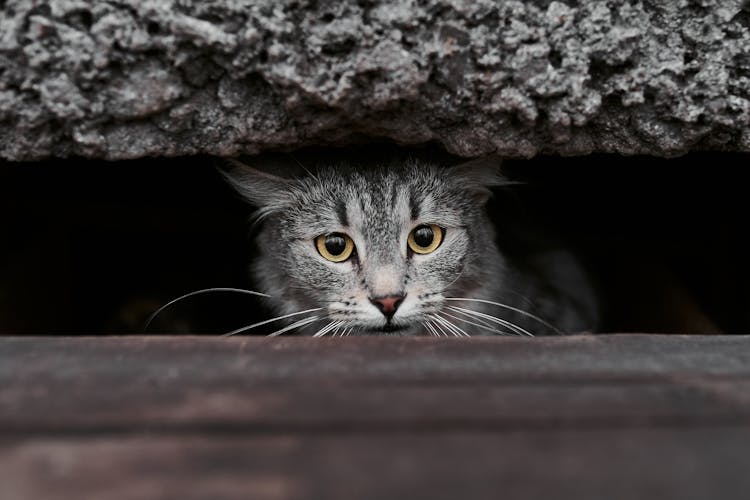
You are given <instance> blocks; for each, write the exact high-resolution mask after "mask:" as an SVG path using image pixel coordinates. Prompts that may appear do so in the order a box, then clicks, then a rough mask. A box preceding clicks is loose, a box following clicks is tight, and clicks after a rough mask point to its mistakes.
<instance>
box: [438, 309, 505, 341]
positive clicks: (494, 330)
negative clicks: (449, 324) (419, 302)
mask: <svg viewBox="0 0 750 500" xmlns="http://www.w3.org/2000/svg"><path fill="white" fill-rule="evenodd" d="M454 312H456V313H459V311H454ZM443 314H444V315H446V316H449V317H451V318H453V319H455V320H458V321H462V322H464V323H467V324H469V325H474V326H476V327H478V328H482V329H484V330H489V331H491V332H493V333H496V334H498V335H508V332H505V331H503V330H498V329H497V328H492V327H491V326H487V323H485V322H484V321H482V320H481V319H480V318H475V317H474V316H469V315H468V314H466V313H463V312H461V313H459V314H466V316H469V317H470V318H472V319H474V320H476V321H477V322H475V321H469V320H468V319H466V318H460V317H458V316H454V315H452V314H450V313H447V312H445V311H443ZM478 321H481V322H482V323H481V324H480V323H478Z"/></svg>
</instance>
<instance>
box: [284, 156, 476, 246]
mask: <svg viewBox="0 0 750 500" xmlns="http://www.w3.org/2000/svg"><path fill="white" fill-rule="evenodd" d="M450 180H451V179H450V177H449V176H447V175H445V172H444V171H441V170H438V169H433V168H429V167H424V166H419V167H417V166H414V167H412V168H403V167H400V168H399V167H395V168H380V169H371V170H343V171H342V170H341V169H326V170H323V171H319V172H317V173H316V174H312V175H309V176H307V177H305V178H302V179H300V180H299V184H298V186H297V189H296V199H297V203H296V207H295V210H294V212H295V214H294V215H295V216H300V215H301V216H303V217H301V218H300V219H298V221H297V222H298V224H299V226H310V229H311V230H312V229H314V230H315V231H329V230H331V229H330V227H331V226H339V227H361V228H365V227H367V228H374V229H378V230H389V229H390V230H393V231H394V232H397V231H400V230H401V228H402V227H403V225H404V224H406V223H408V222H409V221H415V220H427V221H429V222H436V223H437V222H443V223H445V224H451V225H452V224H458V223H460V221H461V214H460V213H459V212H460V206H457V204H456V201H457V200H456V197H455V193H454V190H452V189H451V185H450Z"/></svg>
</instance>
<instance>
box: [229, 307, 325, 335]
mask: <svg viewBox="0 0 750 500" xmlns="http://www.w3.org/2000/svg"><path fill="white" fill-rule="evenodd" d="M321 309H323V308H322V307H315V308H313V309H306V310H304V311H297V312H293V313H291V314H285V315H283V316H277V317H275V318H271V319H267V320H265V321H261V322H259V323H254V324H252V325H249V326H243V327H242V328H238V329H236V330H232V331H231V332H228V333H225V334H223V335H222V336H223V337H231V336H232V335H237V334H238V333H242V332H246V331H248V330H252V329H253V328H256V327H258V326H263V325H267V324H268V323H273V322H274V321H280V320H282V319H286V318H291V317H292V316H299V315H300V314H307V313H312V312H315V311H320V310H321ZM315 317H317V316H315Z"/></svg>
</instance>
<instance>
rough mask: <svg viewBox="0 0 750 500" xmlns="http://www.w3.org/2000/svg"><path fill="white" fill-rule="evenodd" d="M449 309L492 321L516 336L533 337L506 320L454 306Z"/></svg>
mask: <svg viewBox="0 0 750 500" xmlns="http://www.w3.org/2000/svg"><path fill="white" fill-rule="evenodd" d="M449 309H451V310H454V311H455V310H458V311H461V312H465V313H467V314H469V315H471V316H477V317H480V318H484V319H487V320H489V321H492V322H493V323H497V324H499V325H502V326H504V327H506V328H508V329H509V330H511V331H513V332H514V333H516V334H518V335H520V334H524V335H527V336H529V337H533V336H534V334H533V333H531V332H529V331H528V330H524V329H523V328H521V327H520V326H518V325H516V324H515V323H511V322H510V321H508V320H505V319H501V318H498V317H496V316H492V315H490V314H485V313H482V312H479V311H472V310H471V309H464V308H463V307H455V306H450V307H449Z"/></svg>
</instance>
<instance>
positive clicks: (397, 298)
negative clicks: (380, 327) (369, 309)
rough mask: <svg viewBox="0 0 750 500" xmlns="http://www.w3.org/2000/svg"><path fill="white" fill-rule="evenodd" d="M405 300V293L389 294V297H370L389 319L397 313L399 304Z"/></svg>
mask: <svg viewBox="0 0 750 500" xmlns="http://www.w3.org/2000/svg"><path fill="white" fill-rule="evenodd" d="M403 301H404V296H403V295H388V296H387V297H376V298H374V299H370V302H372V303H373V304H374V305H375V307H377V308H378V309H380V312H382V313H383V315H384V316H385V317H386V318H389V319H390V318H391V317H393V315H394V314H396V309H398V306H400V305H401V303H402V302H403Z"/></svg>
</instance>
